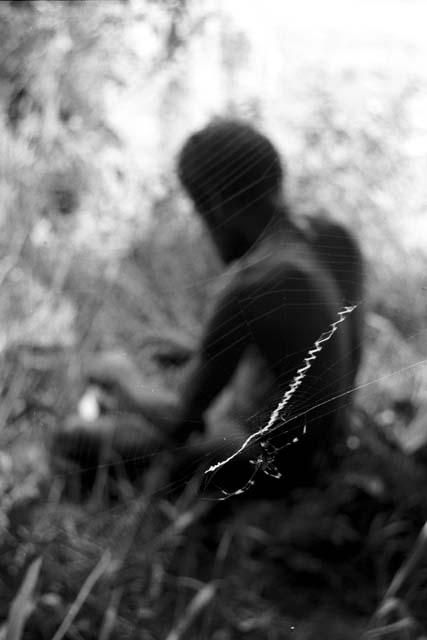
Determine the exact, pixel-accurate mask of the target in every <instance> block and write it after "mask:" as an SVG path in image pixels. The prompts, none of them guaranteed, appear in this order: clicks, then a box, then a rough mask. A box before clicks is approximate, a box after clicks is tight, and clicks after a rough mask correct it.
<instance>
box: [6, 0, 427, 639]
mask: <svg viewBox="0 0 427 640" xmlns="http://www.w3.org/2000/svg"><path fill="white" fill-rule="evenodd" d="M426 18H427V7H426V5H425V2H423V0H406V1H404V0H369V1H368V0H361V1H359V2H357V3H356V2H351V1H350V0H345V1H339V0H323V1H322V2H321V3H320V2H317V1H316V0H299V1H298V2H291V1H289V2H288V1H285V0H283V1H281V0H262V1H261V0H251V2H247V1H246V2H245V0H216V1H215V0H157V1H156V0H103V1H101V0H90V1H86V2H84V1H78V0H74V1H73V0H69V1H66V0H63V1H61V2H59V1H56V2H55V1H50V2H49V1H43V0H15V1H13V0H10V1H3V2H0V224H1V235H0V286H1V296H0V360H1V371H0V392H1V394H2V404H1V406H0V444H1V445H2V449H3V452H2V453H1V456H0V498H1V499H2V503H1V504H2V506H1V508H0V511H1V516H0V520H1V518H2V519H3V521H4V523H5V527H9V529H8V531H9V534H10V531H12V529H13V531H15V529H16V527H18V525H17V524H16V522H18V523H19V522H20V520H19V517H20V516H19V517H17V516H16V513H18V512H19V513H20V509H21V510H22V508H23V507H22V505H24V507H25V505H27V504H28V501H31V500H33V499H38V498H39V497H40V489H39V486H40V482H41V480H42V479H43V478H46V477H47V476H48V471H47V466H46V465H47V462H46V452H45V448H44V447H45V442H46V434H47V433H49V430H51V429H52V428H54V427H55V423H56V421H58V420H59V419H61V416H63V415H64V414H65V413H67V412H68V411H71V410H72V408H73V407H75V403H76V402H77V400H78V396H79V393H80V391H81V390H80V389H79V388H78V384H77V383H76V385H74V384H71V383H70V380H71V381H73V380H77V378H78V366H79V362H81V360H82V358H84V356H85V355H87V354H88V353H91V352H93V351H94V350H97V349H102V348H110V347H120V348H121V349H124V350H125V351H127V352H129V353H132V354H133V355H134V356H135V357H136V359H137V360H138V362H139V364H140V365H141V367H142V368H144V371H145V373H146V375H147V376H148V377H150V376H151V377H152V379H153V380H155V381H159V384H164V377H163V378H162V376H163V374H162V373H161V372H159V370H158V368H156V366H155V365H154V364H153V363H152V362H151V361H150V358H149V357H148V356H149V348H148V347H147V344H149V343H150V340H151V341H155V339H156V338H157V337H158V336H161V335H164V334H169V335H171V336H174V335H179V336H180V339H182V340H183V341H184V342H186V343H188V344H189V345H194V343H195V341H196V340H197V336H198V335H199V332H200V326H201V322H202V320H203V309H204V307H205V302H206V299H207V296H208V295H209V291H210V289H211V286H212V284H211V283H212V282H213V281H214V279H215V276H216V275H217V274H218V273H219V269H220V268H219V264H218V262H217V259H216V256H215V253H214V251H213V249H212V248H211V246H210V244H209V240H208V239H207V238H206V234H205V231H204V229H203V228H202V227H201V225H200V224H199V221H198V220H197V218H196V216H195V215H194V213H193V211H192V208H191V205H190V203H189V202H188V201H187V200H186V199H185V198H184V196H183V194H182V192H181V190H180V188H179V186H178V183H177V178H176V176H175V157H176V154H177V152H178V150H179V148H180V145H181V144H182V142H183V141H184V139H185V138H186V136H188V134H189V133H191V132H192V131H193V130H194V129H196V128H198V127H200V126H202V125H203V124H205V123H206V122H207V121H208V120H209V119H210V118H211V117H212V116H215V115H223V114H228V115H232V116H236V117H243V118H247V119H249V120H250V121H252V122H253V123H255V124H256V125H257V126H259V127H260V128H261V129H262V130H263V131H265V132H266V133H267V134H268V135H270V136H271V138H272V140H273V141H274V143H275V144H276V145H277V146H278V148H279V150H280V152H281V153H282V154H283V157H284V159H285V162H286V166H287V184H286V191H287V196H288V198H289V201H290V202H291V204H292V206H293V207H294V209H295V212H296V214H297V215H303V214H305V213H314V212H316V211H318V210H327V211H329V212H330V213H331V215H332V216H333V217H335V218H336V219H337V220H340V221H341V222H343V223H344V224H345V225H346V226H348V227H349V228H350V229H351V230H352V231H353V232H354V234H355V235H356V236H357V238H358V239H359V241H360V243H361V246H362V248H363V251H364V253H365V256H366V259H367V262H368V269H369V278H368V283H367V284H368V288H367V292H366V300H365V301H364V303H366V305H367V307H368V308H369V315H368V320H367V345H368V347H367V353H366V357H365V363H364V367H363V371H362V373H361V377H360V385H361V386H362V387H363V388H362V389H361V390H360V393H359V396H358V402H359V403H360V405H361V406H363V407H364V409H365V410H367V411H368V412H369V414H370V415H371V416H372V419H373V420H375V422H376V423H377V424H381V425H382V426H386V427H390V429H391V430H392V431H393V433H394V434H397V436H398V437H399V438H400V439H401V440H402V441H405V440H411V438H415V439H416V438H417V437H419V433H420V432H421V433H424V431H425V430H427V409H426V407H427V376H426V373H425V363H424V361H423V360H424V359H425V358H426V351H427V345H426V329H427V326H426V318H427V215H426V214H427V180H426V176H427V116H426V114H427V76H426V69H427V38H426V35H425V25H426ZM147 349H148V350H147ZM147 354H148V355H147ZM417 363H420V364H417ZM73 375H74V378H73ZM408 434H409V435H408ZM48 504H52V500H51V498H49V500H47V502H46V505H48ZM55 504H57V503H55ZM46 505H45V509H47V511H45V512H44V513H45V517H47V516H46V513H48V514H49V515H48V519H49V523H50V527H51V528H50V529H49V531H50V532H51V536H53V533H52V531H55V536H56V535H57V532H58V531H59V528H58V527H60V525H59V524H58V523H57V524H56V525H55V527H56V528H55V527H54V528H52V526H53V525H52V518H54V515H52V511H51V509H52V507H50V508H49V507H48V506H46ZM49 509H50V510H49ZM60 513H61V519H63V518H64V513H63V512H60ZM11 514H12V515H11ZM13 514H15V515H13ZM73 517H74V518H77V521H78V519H79V518H81V517H83V516H81V515H78V516H76V515H74V516H73ZM16 518H17V519H16ZM150 518H151V516H150ZM150 521H151V520H150ZM69 522H73V523H74V524H72V525H70V526H71V528H73V527H74V529H76V526H77V525H76V520H73V518H71V520H69ZM11 523H12V524H13V523H15V524H13V526H12V524H11ZM15 525H16V526H15ZM14 527H15V528H14ZM32 527H33V525H31V526H30V527H29V528H27V529H26V530H25V531H26V534H25V535H26V536H27V537H25V536H24V537H25V544H27V545H28V544H33V545H34V544H35V543H34V536H35V535H36V534H35V533H34V529H33V528H32ZM61 527H62V525H61ZM6 530H7V528H6V529H5V531H6ZM61 531H62V532H63V529H61ZM9 534H8V535H9ZM15 534H16V536H18V534H17V533H16V531H15V533H14V535H15ZM10 535H11V534H10ZM37 535H38V536H39V537H40V535H41V534H40V532H38V533H37ZM43 535H44V536H46V531H44V534H43ZM67 535H68V534H67ZM70 535H71V534H70ZM74 535H75V531H74V533H73V536H74ZM6 537H7V536H6ZM36 537H37V536H36ZM42 537H43V536H42ZM18 538H19V536H18ZM18 538H14V542H13V543H10V544H11V546H10V549H12V551H11V550H10V549H9V552H10V554H11V555H9V560H8V561H7V562H6V563H5V566H6V569H7V572H8V574H9V578H10V580H9V581H6V582H5V584H6V583H7V584H6V586H7V589H6V591H7V593H8V597H7V598H5V600H4V602H3V603H0V604H1V610H2V612H3V614H4V616H6V613H7V611H8V604H9V602H10V600H11V598H12V595H13V594H14V593H15V592H16V585H17V584H18V583H19V580H20V579H21V577H22V573H23V571H24V569H25V567H26V566H27V565H26V562H27V559H28V556H27V555H26V553H24V552H23V551H22V548H23V547H22V545H23V544H24V543H23V542H22V538H19V539H18ZM55 539H56V538H55ZM94 539H97V538H96V536H95V538H94ZM29 541H30V542H29ZM68 543H69V544H70V545H71V542H70V540H68ZM76 544H77V543H76ZM79 544H80V542H79ZM94 544H95V543H94ZM88 545H89V542H88ZM89 546H90V545H89ZM70 548H71V547H70ZM90 553H92V555H93V553H94V551H93V549H92V547H91V551H90ZM90 553H89V556H90ZM14 554H15V555H14ZM19 554H21V555H19ZM55 557H56V556H55ZM74 560H75V558H74V557H73V561H74ZM52 562H53V561H52ZM52 566H55V567H56V565H55V563H54V562H53V565H52ZM159 566H160V568H162V567H163V565H162V564H161V563H160V565H159ZM158 568H159V567H158ZM55 570H57V569H55ZM159 570H160V569H159ZM79 571H80V573H79ZM79 571H77V573H76V576H74V578H75V581H76V582H75V584H76V585H78V584H80V583H79V580H80V578H81V574H82V568H81V567H80V569H79ZM83 573H84V571H83ZM11 576H14V578H13V579H12V577H11ZM18 578H19V580H18ZM153 588H154V587H153ZM76 590H77V591H78V586H76ZM53 591H55V589H54V588H53V587H52V592H53ZM55 593H56V592H55ZM258 595H259V594H258ZM55 597H56V596H55ZM57 597H58V598H59V596H57ZM61 597H63V598H64V602H62V601H61V603H60V604H58V603H59V600H58V601H55V602H56V604H55V603H54V604H52V603H51V604H52V607H54V609H55V607H56V609H55V612H56V613H55V615H57V618H58V620H60V619H61V618H60V613H59V611H62V609H61V607H62V606H63V607H65V602H66V601H67V598H68V599H70V598H71V596H66V597H65V596H64V594H63V595H62V596H61ZM52 602H53V600H52ZM54 605H55V606H54ZM60 605H61V606H60ZM46 606H47V605H46ZM49 606H50V605H49ZM95 608H96V607H95ZM92 614H93V612H92ZM141 615H142V614H141ZM270 622H271V619H270ZM38 624H42V623H41V622H39V623H38ZM248 624H249V623H248ZM249 627H250V624H249ZM49 629H50V627H49ZM261 631H262V629H261ZM264 631H265V629H264ZM43 633H44V632H43ZM43 633H42V632H41V631H40V634H41V635H38V636H37V635H34V636H30V635H28V637H45V635H43ZM46 633H47V632H46ZM122 633H124V631H123V629H122ZM260 633H261V632H260ZM278 633H279V632H278ZM331 633H332V632H331ZM340 633H342V631H341V632H340ZM147 634H148V632H147ZM224 634H225V635H217V636H215V638H228V637H234V636H233V635H226V633H225V631H224ZM128 636H129V637H133V636H132V634H131V633H130V632H129V634H128ZM2 637H3V636H2ZM8 637H9V636H8ZM14 637H18V636H14ZM25 637H27V636H25ZM46 637H47V636H46ZM49 637H50V636H49ZM67 637H70V638H71V637H75V638H77V637H92V635H91V634H90V633H89V632H87V633H86V632H85V631H84V630H83V631H82V630H80V635H74V636H72V635H70V636H67ZM107 637H108V636H105V638H107ZM120 637H125V636H124V635H121V636H120ZM139 637H144V638H145V637H147V638H152V637H155V636H154V635H149V634H148V635H146V636H139ZM156 637H158V636H156ZM165 637H166V636H165ZM168 637H169V636H168ZM171 637H173V638H175V636H171ZM176 637H177V638H178V637H180V636H176ZM206 637H210V636H209V635H207V636H206ZM212 637H214V636H212ZM239 637H241V636H239ZM248 637H251V638H255V637H258V636H256V635H250V636H248ZM262 637H266V636H265V635H262ZM269 637H272V638H273V637H274V638H275V637H281V638H283V637H287V636H283V635H280V634H279V635H277V636H276V635H271V636H269ZM292 637H293V636H292ZM298 637H299V636H298ZM302 637H307V638H308V637H311V636H309V635H306V636H303V635H301V638H302ZM330 637H332V635H331V636H330ZM340 637H344V636H343V635H341V636H340ZM348 637H350V636H348ZM376 637H380V636H376ZM408 637H409V636H408ZM411 637H412V636H411ZM414 637H415V636H414Z"/></svg>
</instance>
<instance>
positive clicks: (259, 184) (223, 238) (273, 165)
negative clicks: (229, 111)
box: [178, 119, 283, 261]
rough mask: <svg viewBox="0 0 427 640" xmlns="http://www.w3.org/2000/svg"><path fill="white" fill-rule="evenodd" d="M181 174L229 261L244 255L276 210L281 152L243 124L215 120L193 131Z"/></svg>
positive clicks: (181, 161)
mask: <svg viewBox="0 0 427 640" xmlns="http://www.w3.org/2000/svg"><path fill="white" fill-rule="evenodd" d="M178 175H179V178H180V180H181V182H182V184H183V186H184V188H185V189H186V191H187V192H188V194H189V195H190V197H191V198H192V200H193V202H194V204H195V207H196V209H197V211H198V212H199V214H200V215H201V216H202V218H203V219H204V221H205V222H206V224H207V226H208V228H209V231H210V233H211V235H212V237H213V240H214V242H215V243H216V245H217V248H218V250H219V252H220V254H221V255H222V257H223V259H224V260H226V261H229V260H233V259H235V258H238V257H240V256H241V255H242V254H243V253H245V252H246V251H247V250H248V249H249V248H250V246H251V245H252V244H253V243H254V242H255V241H256V239H257V238H258V236H259V235H260V233H262V231H263V229H264V228H265V227H266V226H267V224H268V223H269V221H270V219H271V217H272V216H273V215H274V214H275V213H277V211H278V204H279V203H280V198H281V193H282V181H283V169H282V164H281V161H280V157H279V154H278V153H277V151H276V149H275V148H274V146H273V145H272V143H271V142H270V141H269V140H268V138H266V137H265V136H264V135H263V134H261V133H259V132H258V131H256V130H255V129H254V128H253V127H252V126H251V125H249V124H246V123H244V122H240V121H236V120H227V119H216V120H213V121H212V122H211V123H210V124H208V125H207V126H206V127H205V128H203V129H201V130H200V131H198V132H196V133H194V134H193V135H191V136H190V138H189V139H188V140H187V141H186V143H185V144H184V146H183V148H182V150H181V152H180V154H179V157H178Z"/></svg>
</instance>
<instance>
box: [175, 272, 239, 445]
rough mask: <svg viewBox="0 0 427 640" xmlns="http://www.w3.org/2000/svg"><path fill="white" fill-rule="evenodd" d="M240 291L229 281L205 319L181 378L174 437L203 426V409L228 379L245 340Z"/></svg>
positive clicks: (235, 366)
mask: <svg viewBox="0 0 427 640" xmlns="http://www.w3.org/2000/svg"><path fill="white" fill-rule="evenodd" d="M242 293H243V292H242V287H241V285H240V284H237V283H232V284H231V285H230V286H229V287H228V288H227V289H226V290H225V291H224V292H223V293H222V295H221V297H220V298H219V299H218V301H217V303H216V305H215V308H214V309H213V312H212V314H211V316H210V318H209V320H208V322H207V325H206V329H205V332H204V335H203V337H202V340H201V343H200V347H199V349H198V350H197V352H196V355H195V357H194V359H193V360H192V361H191V362H190V364H189V366H188V373H187V376H186V379H185V380H184V384H183V391H182V406H181V415H180V417H179V421H178V427H177V430H176V432H175V434H174V437H175V436H176V438H177V439H180V440H185V439H186V438H187V437H188V436H189V435H190V434H191V433H192V432H193V431H201V430H203V413H204V412H205V411H206V409H207V408H208V407H209V406H210V404H211V402H212V401H213V400H214V399H215V397H216V396H217V395H218V394H219V393H220V392H221V391H222V389H223V388H224V387H225V386H226V384H227V383H228V382H229V380H230V378H231V377H232V375H233V373H234V371H235V370H236V368H237V365H238V363H239V361H240V359H241V357H242V354H243V352H244V351H245V349H246V347H247V346H248V344H249V340H250V333H249V330H248V325H247V323H246V322H245V317H244V313H243V309H242V303H241V300H242Z"/></svg>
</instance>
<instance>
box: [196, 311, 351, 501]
mask: <svg viewBox="0 0 427 640" xmlns="http://www.w3.org/2000/svg"><path fill="white" fill-rule="evenodd" d="M356 307H357V305H352V306H345V307H344V308H343V309H342V310H341V311H339V312H338V320H336V321H335V322H333V323H332V324H331V325H330V328H329V329H328V330H327V331H325V332H324V333H322V334H321V335H320V336H319V338H318V339H317V340H316V341H315V343H314V345H313V347H312V348H311V349H310V350H309V351H308V354H307V355H306V357H305V358H304V360H303V364H302V366H301V367H300V368H299V369H298V371H297V372H296V374H295V376H294V378H293V380H292V382H291V383H290V385H289V387H288V389H287V390H286V392H285V393H284V395H283V397H282V399H281V400H280V402H279V403H278V405H277V407H276V408H275V409H274V411H273V412H272V414H271V416H270V418H269V420H268V421H267V424H265V425H264V426H263V427H261V428H260V429H259V430H258V431H255V433H252V434H251V435H250V436H248V437H247V438H246V440H245V441H244V442H243V444H242V445H241V446H240V447H239V448H238V449H237V450H236V451H235V452H234V453H233V454H231V455H230V456H228V457H227V458H225V459H224V460H221V461H219V462H217V463H215V464H213V465H211V466H210V467H209V468H208V469H206V471H205V474H206V475H209V474H215V473H216V472H217V471H218V470H219V469H221V468H222V467H224V466H225V465H227V464H229V463H230V462H232V461H233V460H234V459H236V458H237V457H238V456H240V455H241V454H242V453H243V452H245V451H246V450H247V449H248V447H249V446H251V445H253V444H255V443H256V444H258V445H259V446H260V449H261V451H260V453H259V454H258V456H257V457H256V458H254V459H250V464H251V465H253V467H254V470H253V472H252V474H251V475H250V477H249V479H248V480H247V482H246V483H245V484H244V485H243V486H242V487H240V488H239V489H237V490H234V491H226V490H225V489H222V488H219V489H220V491H221V493H222V497H221V498H219V500H227V499H229V498H232V497H235V496H239V495H242V494H243V493H246V492H247V491H248V490H249V489H250V488H251V487H253V486H254V484H255V481H256V477H257V475H258V473H263V474H264V475H266V476H269V477H271V478H274V479H277V480H279V479H280V478H281V477H282V473H281V472H280V471H279V469H278V468H277V466H276V464H275V461H276V458H277V455H278V453H279V452H280V451H282V450H283V449H284V448H285V447H288V446H292V445H294V444H296V443H298V442H299V440H300V436H293V437H292V436H291V437H290V439H289V440H288V441H287V442H286V443H285V444H283V445H281V446H280V447H276V446H274V445H273V444H272V443H271V441H270V440H271V436H272V435H273V434H276V432H277V431H280V432H281V433H282V434H283V433H285V434H286V431H284V427H286V425H287V423H288V421H289V420H287V419H286V409H287V408H288V405H289V402H290V400H291V399H292V398H293V396H294V395H295V393H296V391H297V390H298V389H299V387H300V386H301V384H302V382H303V380H304V379H305V377H306V374H307V372H308V371H309V370H310V368H311V366H312V364H313V362H314V361H315V360H316V359H317V357H318V355H319V353H320V352H321V351H322V349H323V345H324V344H325V343H326V342H328V341H329V340H330V339H331V337H332V336H333V335H334V333H335V332H336V331H337V330H338V327H339V325H340V324H341V323H342V322H344V321H345V320H346V318H347V317H348V316H349V315H350V314H351V313H352V312H353V311H354V309H356ZM297 417H298V416H297ZM294 419H295V418H292V420H294ZM295 428H298V427H294V428H291V429H290V430H289V432H290V433H292V431H294V429H295ZM306 434H307V423H306V421H305V422H304V426H303V430H302V433H301V436H304V435H306Z"/></svg>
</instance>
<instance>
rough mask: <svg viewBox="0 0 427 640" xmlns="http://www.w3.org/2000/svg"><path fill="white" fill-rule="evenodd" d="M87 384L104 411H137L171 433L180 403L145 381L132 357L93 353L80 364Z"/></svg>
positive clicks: (166, 391) (115, 353)
mask: <svg viewBox="0 0 427 640" xmlns="http://www.w3.org/2000/svg"><path fill="white" fill-rule="evenodd" d="M84 376H85V378H86V379H87V381H88V384H89V385H90V386H91V385H93V386H95V387H98V388H100V390H101V397H100V404H101V407H102V408H104V409H105V410H106V411H107V412H108V411H115V412H118V411H125V412H130V413H139V414H141V415H143V416H144V418H146V419H147V420H149V421H150V422H151V423H152V424H153V425H155V426H156V427H158V428H159V429H160V430H161V431H162V432H163V433H164V435H173V431H174V428H175V425H176V422H177V420H178V419H179V417H180V415H181V412H180V402H179V399H178V397H177V395H176V394H175V393H173V392H171V391H169V390H167V389H162V388H159V387H153V384H152V382H150V383H147V381H146V380H144V378H143V376H142V375H141V372H140V371H139V369H138V368H137V367H136V365H135V364H134V363H133V362H132V360H131V359H130V358H129V357H128V356H126V355H125V354H123V353H120V352H105V353H100V354H98V355H95V356H93V358H92V359H91V360H90V362H88V363H87V364H86V366H85V367H84Z"/></svg>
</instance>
